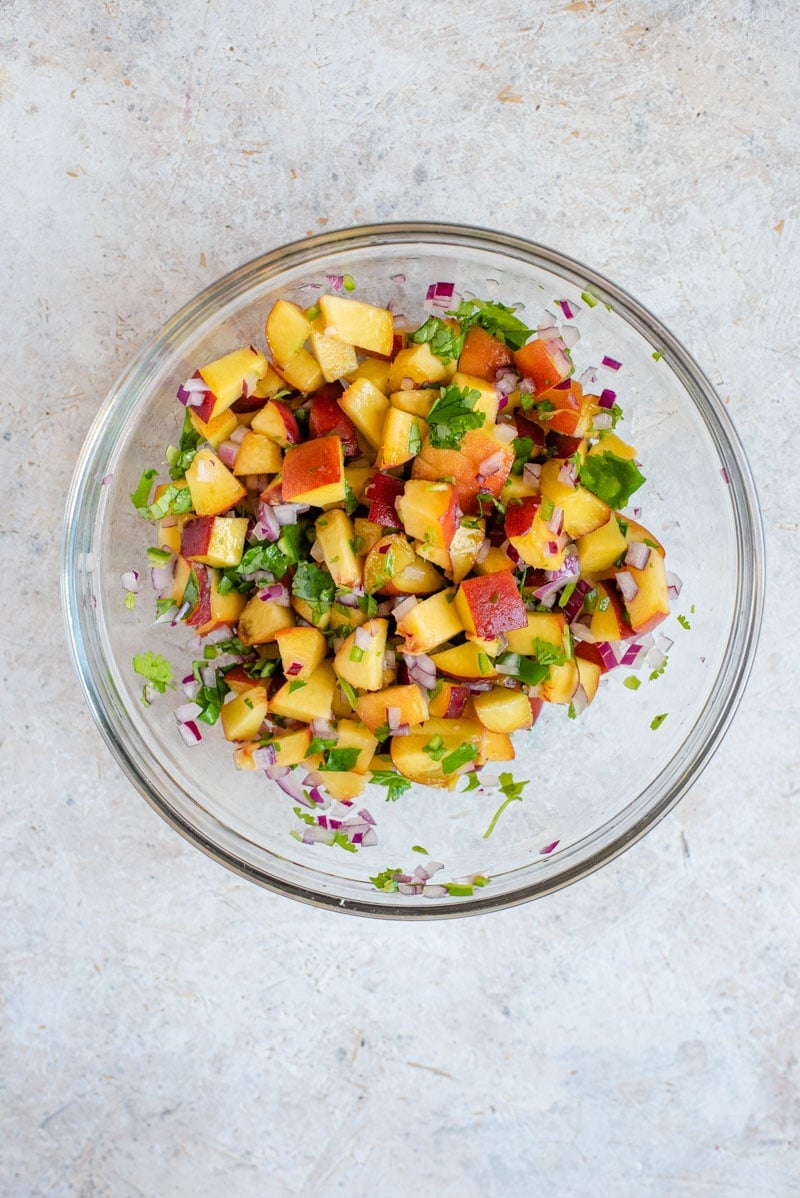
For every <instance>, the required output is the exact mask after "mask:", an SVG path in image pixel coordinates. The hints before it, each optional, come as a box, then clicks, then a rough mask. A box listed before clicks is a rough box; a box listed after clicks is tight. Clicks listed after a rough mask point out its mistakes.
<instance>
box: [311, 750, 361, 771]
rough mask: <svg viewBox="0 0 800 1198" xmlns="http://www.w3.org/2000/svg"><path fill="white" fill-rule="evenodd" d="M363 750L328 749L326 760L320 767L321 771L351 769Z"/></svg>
mask: <svg viewBox="0 0 800 1198" xmlns="http://www.w3.org/2000/svg"><path fill="white" fill-rule="evenodd" d="M360 752H361V750H360V749H356V748H352V749H328V751H327V753H326V754H325V760H324V762H323V763H322V765H321V766H320V767H319V768H320V771H322V772H325V771H326V770H327V771H330V772H331V773H335V772H338V771H340V770H351V769H353V767H354V766H355V764H356V762H357V761H358V757H359V754H360Z"/></svg>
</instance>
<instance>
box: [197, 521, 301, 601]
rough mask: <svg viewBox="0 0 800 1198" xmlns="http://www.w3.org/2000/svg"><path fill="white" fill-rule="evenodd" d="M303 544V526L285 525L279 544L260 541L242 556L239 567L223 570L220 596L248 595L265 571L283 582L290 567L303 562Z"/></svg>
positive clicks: (220, 580)
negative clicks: (255, 579) (258, 574)
mask: <svg viewBox="0 0 800 1198" xmlns="http://www.w3.org/2000/svg"><path fill="white" fill-rule="evenodd" d="M302 543H303V529H302V527H301V525H299V524H286V525H284V527H283V529H282V531H281V535H280V536H279V537H278V539H277V541H256V542H255V544H254V545H251V546H250V548H249V549H247V550H246V551H245V552H244V553H243V554H242V560H241V561H240V562H239V565H238V566H229V567H228V568H227V569H225V570H223V571H222V573H221V575H220V579H219V583H218V590H219V593H220V595H227V593H228V592H229V591H239V592H247V591H250V590H254V589H255V587H256V585H257V584H256V583H255V582H254V580H253V578H252V577H248V575H253V574H256V573H259V572H260V571H261V570H268V571H269V573H270V574H272V576H273V577H274V578H277V579H281V578H283V576H284V575H285V574H286V571H287V570H288V569H289V567H290V566H294V565H296V564H297V562H299V560H300V556H301V552H302Z"/></svg>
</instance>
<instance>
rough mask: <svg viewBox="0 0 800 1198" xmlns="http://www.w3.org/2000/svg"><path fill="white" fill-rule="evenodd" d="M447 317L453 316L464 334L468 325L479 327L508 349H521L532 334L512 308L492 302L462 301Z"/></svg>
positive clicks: (531, 330)
mask: <svg viewBox="0 0 800 1198" xmlns="http://www.w3.org/2000/svg"><path fill="white" fill-rule="evenodd" d="M447 315H448V316H455V317H456V319H457V320H459V321H461V328H462V330H463V331H464V332H466V330H467V329H468V328H469V326H470V325H473V324H477V325H480V327H481V328H482V329H485V330H486V332H487V333H491V335H492V336H493V337H496V338H497V340H498V341H502V342H503V344H504V345H507V346H508V347H509V349H521V348H522V346H523V345H524V344H525V342H526V341H527V340H528V338H529V337H530V336H532V334H533V329H529V328H527V326H526V325H524V324H523V323H522V321H521V320H520V318H519V317H518V316H517V313H516V310H515V309H514V308H509V307H506V305H505V304H498V303H496V302H495V301H494V300H479V299H470V300H464V301H463V302H462V303H460V304H459V305H458V307H457V308H456V310H455V311H454V312H448V313H447Z"/></svg>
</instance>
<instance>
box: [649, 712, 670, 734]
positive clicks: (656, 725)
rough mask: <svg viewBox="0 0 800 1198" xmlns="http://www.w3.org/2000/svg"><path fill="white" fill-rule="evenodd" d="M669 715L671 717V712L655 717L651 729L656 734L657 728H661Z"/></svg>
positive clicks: (651, 722)
mask: <svg viewBox="0 0 800 1198" xmlns="http://www.w3.org/2000/svg"><path fill="white" fill-rule="evenodd" d="M668 715H669V712H668V711H665V712H662V714H661V715H657V716H653V718H652V720H651V721H650V727H651V728H652V729H653V731H654V732H655V730H656V728H660V727H661V725H662V724H663V723H664V720H665V719H666V718H667V716H668Z"/></svg>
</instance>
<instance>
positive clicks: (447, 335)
mask: <svg viewBox="0 0 800 1198" xmlns="http://www.w3.org/2000/svg"><path fill="white" fill-rule="evenodd" d="M465 336H466V333H465V332H461V331H460V330H459V329H454V328H452V327H451V326H450V325H449V324H447V322H446V321H444V320H441V319H440V318H439V317H438V316H429V317H428V319H427V320H426V321H425V323H424V324H423V325H420V327H419V328H418V329H417V330H416V332H414V333H411V335H410V336H409V338H408V340H409V341H410V342H412V343H413V344H414V345H423V344H425V343H427V344H428V345H429V346H430V348H431V353H433V354H436V357H437V358H441V359H442V361H443V362H455V361H456V359H457V358H459V357H460V356H461V351H462V349H463V348H464V337H465Z"/></svg>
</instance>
